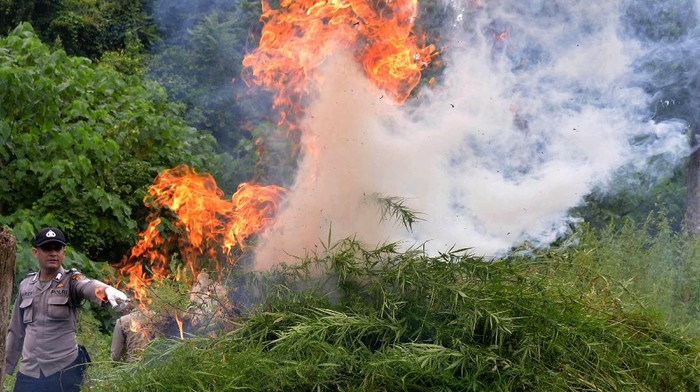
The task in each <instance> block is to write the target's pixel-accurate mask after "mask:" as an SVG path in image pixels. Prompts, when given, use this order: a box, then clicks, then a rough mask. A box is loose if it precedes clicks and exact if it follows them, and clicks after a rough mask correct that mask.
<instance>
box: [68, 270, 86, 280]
mask: <svg viewBox="0 0 700 392" xmlns="http://www.w3.org/2000/svg"><path fill="white" fill-rule="evenodd" d="M83 278H84V276H83V274H81V273H80V272H78V273H75V274H73V276H71V278H70V279H71V280H73V281H78V280H81V279H83Z"/></svg>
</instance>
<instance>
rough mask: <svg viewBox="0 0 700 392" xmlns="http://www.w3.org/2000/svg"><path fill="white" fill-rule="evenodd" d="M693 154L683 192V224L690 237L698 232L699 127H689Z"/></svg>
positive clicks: (699, 192) (699, 214)
mask: <svg viewBox="0 0 700 392" xmlns="http://www.w3.org/2000/svg"><path fill="white" fill-rule="evenodd" d="M690 132H691V138H690V140H691V147H692V151H693V153H692V154H690V159H689V160H688V173H687V175H686V186H687V188H686V192H685V224H686V228H687V230H688V232H689V233H690V234H691V235H697V234H698V232H700V125H698V124H692V125H691V130H690Z"/></svg>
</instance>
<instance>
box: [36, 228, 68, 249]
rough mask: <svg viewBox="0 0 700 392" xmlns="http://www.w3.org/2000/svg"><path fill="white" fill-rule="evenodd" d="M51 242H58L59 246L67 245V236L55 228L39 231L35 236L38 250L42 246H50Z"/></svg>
mask: <svg viewBox="0 0 700 392" xmlns="http://www.w3.org/2000/svg"><path fill="white" fill-rule="evenodd" d="M50 242H58V243H59V244H61V245H63V246H65V245H66V236H65V235H63V232H62V231H61V230H59V229H57V228H55V227H45V228H43V229H41V230H39V232H38V233H36V236H34V247H35V248H38V247H40V246H42V245H45V244H48V243H50Z"/></svg>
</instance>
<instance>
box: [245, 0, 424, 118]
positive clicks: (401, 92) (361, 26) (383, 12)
mask: <svg viewBox="0 0 700 392" xmlns="http://www.w3.org/2000/svg"><path fill="white" fill-rule="evenodd" d="M417 10H418V2H417V0H396V1H391V0H389V1H381V0H374V1H367V0H346V1H342V0H327V1H317V0H283V1H282V2H281V3H280V6H279V7H278V8H272V7H271V6H270V4H269V3H268V2H266V1H263V14H262V16H261V18H260V19H261V21H262V22H264V23H265V25H264V27H263V29H262V36H261V38H260V45H259V47H258V48H257V49H256V50H255V52H253V53H250V54H248V55H247V56H246V57H245V58H244V59H243V65H244V66H245V67H247V73H246V74H245V75H244V80H245V81H246V82H247V83H248V84H249V85H257V86H263V87H265V88H267V89H269V90H271V91H274V102H273V105H274V106H275V108H276V109H277V110H278V111H279V114H280V118H279V123H278V125H280V126H285V127H288V128H289V129H290V130H298V122H297V121H298V117H299V116H300V115H302V114H303V113H304V105H305V104H306V103H307V100H308V98H309V95H310V94H312V93H313V92H314V91H313V89H314V83H319V82H320V81H319V76H318V75H317V74H316V71H317V69H318V67H319V66H320V65H321V64H323V62H324V60H325V59H326V58H327V57H328V56H330V55H332V54H333V53H334V52H335V51H339V50H340V51H351V52H352V53H353V55H354V57H355V59H356V60H357V61H358V62H359V63H360V64H361V65H362V67H363V69H364V71H365V74H366V75H367V77H368V78H369V79H370V80H372V81H373V82H374V83H375V84H376V85H377V87H378V88H380V89H381V90H382V91H384V92H385V93H386V94H387V95H388V96H389V97H391V98H393V99H394V100H395V101H396V102H397V103H403V102H404V101H405V100H406V99H407V98H408V96H409V95H410V93H411V91H412V90H413V89H414V88H415V87H416V85H417V84H418V82H419V81H420V77H421V70H423V69H424V68H425V67H426V66H427V65H428V64H429V63H430V61H431V60H432V58H433V57H435V55H436V50H435V47H434V46H433V45H427V46H420V45H419V37H417V36H416V35H415V34H414V33H413V26H414V23H415V20H416V16H417Z"/></svg>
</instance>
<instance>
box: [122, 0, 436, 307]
mask: <svg viewBox="0 0 700 392" xmlns="http://www.w3.org/2000/svg"><path fill="white" fill-rule="evenodd" d="M417 7H418V4H417V0H397V1H377V2H367V1H364V0H347V1H338V0H328V1H316V0H294V1H291V0H283V1H281V2H280V4H279V7H274V8H273V6H272V5H271V4H270V3H269V2H266V1H263V13H262V16H261V21H262V22H263V23H264V27H263V29H262V34H261V38H260V45H259V47H258V49H256V50H255V51H254V52H253V53H250V54H248V55H247V56H246V57H245V58H244V60H243V65H244V66H245V67H246V71H245V74H244V75H243V79H244V80H245V81H246V83H247V84H248V86H249V87H263V88H265V89H268V90H270V91H272V92H273V95H274V101H273V106H274V109H275V110H276V112H277V113H278V115H279V118H278V121H277V124H278V126H279V129H286V130H287V135H286V136H289V137H292V138H293V145H294V148H295V149H297V151H300V150H301V146H300V142H299V139H300V135H301V134H302V133H303V132H304V130H303V129H302V126H301V125H300V124H301V118H302V117H303V115H304V111H305V107H306V105H307V104H308V101H309V99H310V96H311V95H312V94H313V93H314V91H315V89H316V86H318V84H319V83H322V80H321V78H320V75H319V74H318V72H317V68H318V67H319V66H321V65H322V64H323V63H324V61H325V59H326V58H328V57H329V56H331V55H332V54H333V52H335V51H343V52H349V53H352V56H353V58H354V59H355V60H356V61H357V62H358V63H359V64H361V66H362V69H363V70H364V73H365V74H366V76H367V78H368V79H369V80H371V81H372V82H373V83H374V84H375V85H376V86H377V87H378V88H379V89H381V90H382V91H383V92H384V93H385V94H387V95H388V96H389V97H390V98H391V99H393V100H394V101H395V102H396V103H403V102H404V101H405V100H406V99H407V98H408V96H409V95H410V93H411V91H412V90H413V89H414V88H415V87H416V85H417V84H418V82H419V81H420V77H421V70H422V69H424V68H425V67H426V66H427V65H428V64H429V63H430V61H431V60H432V59H433V58H434V57H435V56H436V50H435V47H434V46H432V45H427V46H422V45H421V44H420V41H421V39H420V38H419V37H417V36H416V35H415V33H414V32H413V27H414V22H415V19H416V15H417ZM285 192H286V191H285V189H283V188H281V187H278V186H275V185H266V186H265V185H256V184H247V183H243V184H241V185H240V186H239V188H238V190H237V191H236V193H235V194H234V195H233V197H232V199H231V200H230V201H229V200H225V199H223V192H222V191H221V190H220V189H219V188H218V187H217V186H216V183H215V182H214V180H213V178H212V177H211V176H210V175H208V174H201V173H197V172H195V171H194V170H193V169H191V168H189V167H187V166H178V167H176V168H173V169H170V170H166V171H164V172H162V173H161V174H160V175H159V176H158V177H157V178H156V181H155V183H154V184H153V185H152V186H151V188H150V189H149V197H148V198H147V200H146V205H147V206H148V207H149V208H151V209H152V210H153V213H152V216H151V220H150V222H149V224H148V227H147V228H146V229H145V230H144V231H143V232H142V233H140V240H139V241H138V243H137V244H136V245H135V246H134V247H133V248H132V250H131V254H130V255H129V257H128V258H127V259H125V260H124V261H123V262H122V263H121V264H120V266H119V272H120V273H121V274H122V275H123V276H124V283H125V284H126V285H127V286H128V288H130V289H132V290H133V292H134V293H135V297H136V298H137V299H138V300H139V301H140V302H141V303H142V304H144V305H148V303H149V302H150V300H149V298H148V293H147V287H148V285H149V284H150V283H152V282H153V281H154V280H158V279H174V280H179V279H182V276H183V271H182V270H181V269H180V267H177V268H174V267H173V265H172V264H171V259H172V256H173V255H174V254H179V255H180V256H181V258H182V266H181V267H183V268H186V269H187V272H188V273H187V274H185V275H186V276H187V277H188V278H187V279H188V280H190V278H189V277H192V279H191V280H190V281H188V284H192V281H193V280H194V278H195V277H196V276H197V275H198V273H199V272H200V271H201V270H202V269H207V270H209V271H214V270H221V269H222V268H224V267H226V266H230V265H233V264H235V263H236V262H237V260H238V257H240V255H241V254H242V252H245V251H246V250H247V247H248V242H249V239H250V238H251V237H252V236H254V235H255V234H257V233H260V232H261V230H263V229H264V228H265V227H266V226H267V225H269V224H270V223H271V222H272V220H273V217H274V215H275V213H276V211H277V210H278V208H279V203H280V200H281V199H282V198H283V196H284V195H285Z"/></svg>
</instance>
